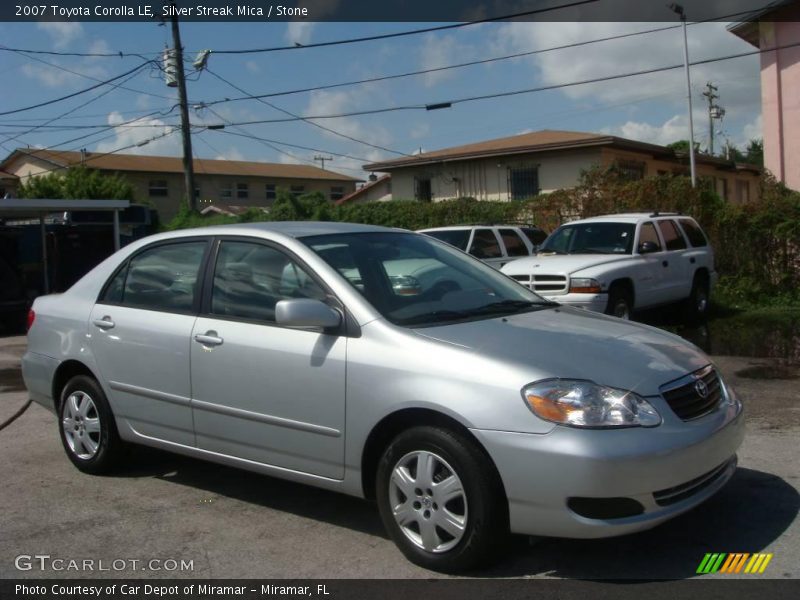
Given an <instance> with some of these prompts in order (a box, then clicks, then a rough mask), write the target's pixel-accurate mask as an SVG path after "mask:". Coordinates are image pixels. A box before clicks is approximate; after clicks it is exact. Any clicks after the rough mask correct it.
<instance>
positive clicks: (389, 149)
mask: <svg viewBox="0 0 800 600" xmlns="http://www.w3.org/2000/svg"><path fill="white" fill-rule="evenodd" d="M206 71H208V73H209V74H210V75H213V76H214V77H216V78H217V79H219V80H220V81H222V82H223V83H226V84H228V85H229V86H230V87H232V88H233V89H235V90H238V91H239V92H241V93H242V94H248V92H247V91H245V90H243V89H242V88H240V87H239V86H238V85H236V84H234V83H232V82H230V81H228V80H227V79H225V78H224V77H222V76H221V75H218V74H217V73H215V72H214V71H212V70H210V69H208V68H206ZM253 99H254V100H258V101H259V102H260V103H261V104H264V105H266V106H269V107H270V108H272V109H275V110H277V111H279V112H282V113H283V114H286V115H289V116H290V117H295V118H297V119H300V120H302V121H304V122H305V123H308V124H309V125H312V126H314V127H317V128H318V129H322V130H323V131H327V132H329V133H332V134H334V135H337V136H339V137H341V138H344V139H346V140H350V141H352V142H356V143H358V144H363V145H364V146H369V147H370V148H375V149H376V150H383V151H384V152H390V153H392V154H398V155H400V156H410V155H409V154H406V153H405V152H400V151H399V150H393V149H391V148H386V147H385V146H380V145H378V144H373V143H371V142H367V141H365V140H360V139H358V138H356V137H353V136H351V135H347V134H346V133H342V132H341V131H336V130H335V129H331V128H330V127H326V126H325V125H320V124H319V123H315V122H314V121H310V120H309V119H306V118H304V117H301V116H300V115H297V114H295V113H293V112H291V111H289V110H286V109H284V108H281V107H280V106H276V105H275V104H272V103H271V102H267V101H266V100H263V99H261V98H256V97H253ZM214 114H216V113H214Z"/></svg>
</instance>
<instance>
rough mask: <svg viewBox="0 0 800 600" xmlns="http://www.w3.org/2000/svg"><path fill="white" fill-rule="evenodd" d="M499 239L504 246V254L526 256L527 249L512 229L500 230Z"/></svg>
mask: <svg viewBox="0 0 800 600" xmlns="http://www.w3.org/2000/svg"><path fill="white" fill-rule="evenodd" d="M500 237H501V238H503V244H505V246H506V254H508V255H509V256H528V247H527V246H526V245H525V242H523V241H522V238H521V237H519V234H518V233H517V232H516V231H514V230H513V229H501V230H500Z"/></svg>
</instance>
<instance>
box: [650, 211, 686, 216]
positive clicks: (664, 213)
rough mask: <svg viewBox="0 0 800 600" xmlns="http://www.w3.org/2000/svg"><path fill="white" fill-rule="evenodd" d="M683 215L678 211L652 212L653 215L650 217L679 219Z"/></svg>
mask: <svg viewBox="0 0 800 600" xmlns="http://www.w3.org/2000/svg"><path fill="white" fill-rule="evenodd" d="M682 214H683V213H681V212H680V211H678V212H658V211H657V210H654V211H653V213H652V214H651V215H650V216H651V217H680V216H681V215H682Z"/></svg>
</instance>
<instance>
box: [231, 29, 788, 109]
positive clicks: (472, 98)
mask: <svg viewBox="0 0 800 600" xmlns="http://www.w3.org/2000/svg"><path fill="white" fill-rule="evenodd" d="M797 46H800V42H795V43H793V44H784V45H781V46H774V47H771V48H763V49H759V50H753V51H749V52H740V53H737V54H729V55H726V56H720V57H716V58H708V59H704V60H696V61H693V62H691V63H689V64H690V65H691V66H697V65H704V64H710V63H715V62H721V61H726V60H733V59H737V58H744V57H747V56H754V55H757V54H763V53H765V52H774V51H775V50H783V49H786V48H794V47H797ZM683 67H684V65H683V64H682V63H681V64H677V65H669V66H664V67H654V68H651V69H642V70H639V71H632V72H628V73H620V74H617V75H606V76H604V77H594V78H592V79H583V80H580V81H571V82H567V83H558V84H553V85H546V86H539V87H533V88H523V89H520V90H511V91H507V92H496V93H493V94H482V95H479V96H467V97H464V98H456V99H452V100H446V101H442V102H436V103H432V104H410V105H405V106H390V107H385V108H374V109H369V110H360V111H351V112H345V113H337V114H328V115H306V116H304V117H301V118H289V117H287V118H285V119H260V120H253V121H240V122H238V123H236V125H260V124H264V123H287V122H292V121H299V120H304V119H339V118H342V117H354V116H361V115H374V114H382V113H389V112H400V111H409V110H434V109H437V108H439V107H442V108H445V107H448V106H450V105H453V104H462V103H466V102H474V101H477V100H489V99H492V98H505V97H509V96H517V95H522V94H532V93H535V92H544V91H549V90H556V89H563V88H567V87H575V86H579V85H587V84H590V83H602V82H606V81H615V80H619V79H625V78H628V77H636V76H640V75H649V74H653V73H660V72H664V71H672V70H674V69H682V68H683Z"/></svg>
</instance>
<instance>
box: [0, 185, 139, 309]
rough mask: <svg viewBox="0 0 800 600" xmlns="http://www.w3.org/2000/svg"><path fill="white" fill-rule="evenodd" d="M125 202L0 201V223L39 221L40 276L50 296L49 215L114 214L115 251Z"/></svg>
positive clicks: (6, 199) (42, 199)
mask: <svg viewBox="0 0 800 600" xmlns="http://www.w3.org/2000/svg"><path fill="white" fill-rule="evenodd" d="M130 204H131V203H130V202H129V201H128V200H88V199H87V200H81V199H75V200H62V199H58V200H55V199H53V200H50V199H44V198H0V219H26V218H27V219H34V218H38V219H39V230H40V232H41V238H42V267H43V268H42V273H43V274H44V281H43V283H44V293H45V294H48V293H50V279H49V276H48V274H47V230H46V229H45V223H44V220H45V217H47V215H49V214H50V213H57V212H76V211H82V210H91V211H98V210H104V211H112V212H113V213H114V220H113V223H114V250H119V246H120V241H119V211H121V210H124V209H126V208H128V207H129V206H130Z"/></svg>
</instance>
